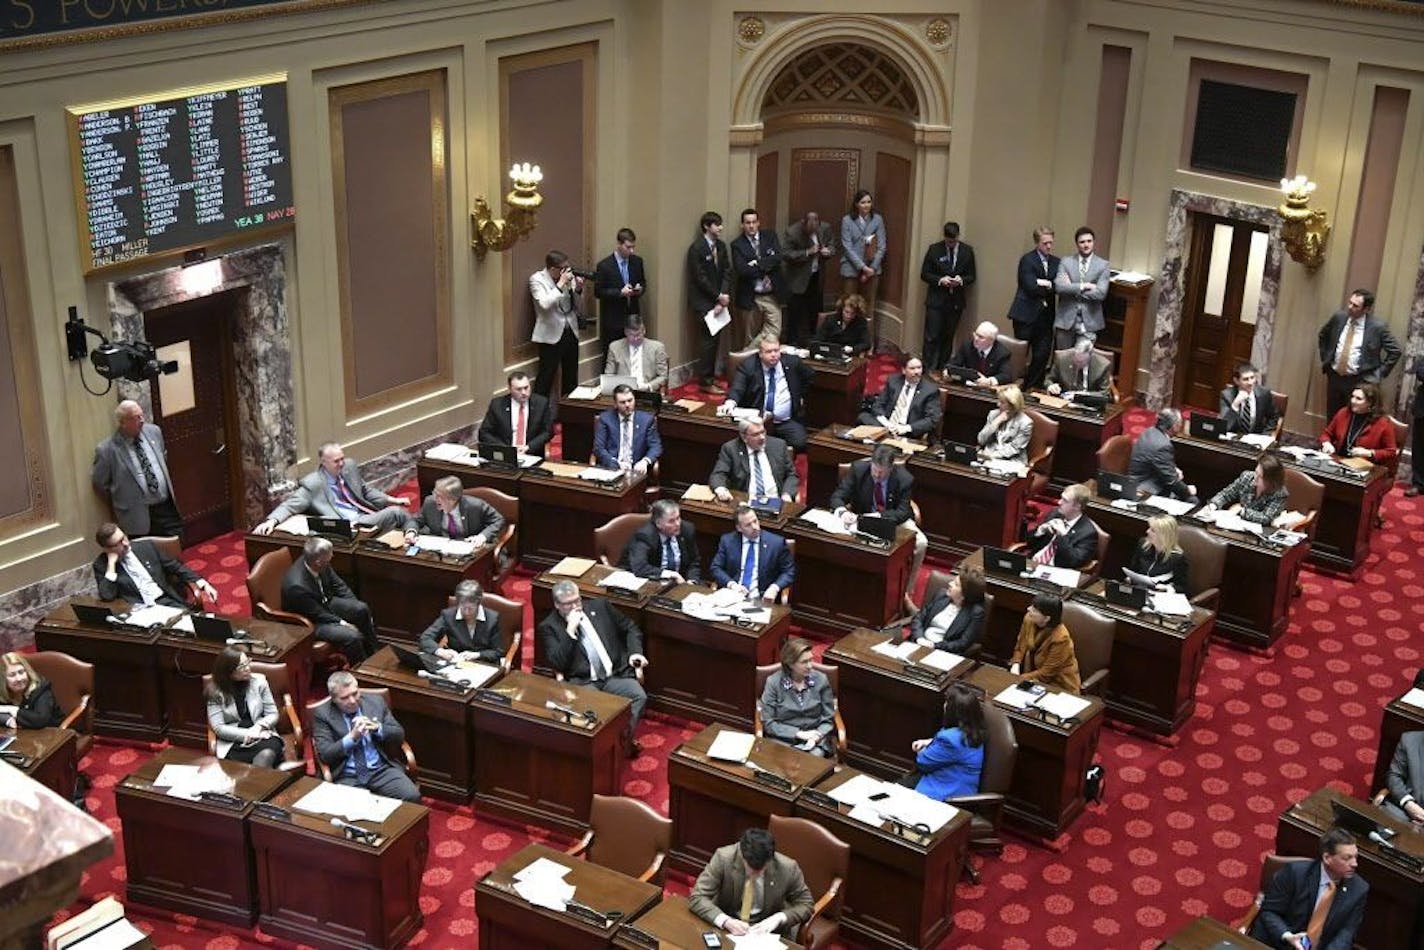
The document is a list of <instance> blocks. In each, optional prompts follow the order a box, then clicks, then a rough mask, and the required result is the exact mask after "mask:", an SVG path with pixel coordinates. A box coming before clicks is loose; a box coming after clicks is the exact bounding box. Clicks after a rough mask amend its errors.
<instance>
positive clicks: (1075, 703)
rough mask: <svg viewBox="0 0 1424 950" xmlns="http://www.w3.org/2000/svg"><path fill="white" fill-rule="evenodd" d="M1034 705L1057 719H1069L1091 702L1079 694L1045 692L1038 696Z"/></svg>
mask: <svg viewBox="0 0 1424 950" xmlns="http://www.w3.org/2000/svg"><path fill="white" fill-rule="evenodd" d="M1034 705H1035V706H1037V707H1038V708H1039V709H1042V710H1043V711H1044V712H1046V713H1049V714H1050V715H1054V716H1057V717H1058V718H1059V719H1071V718H1073V717H1074V716H1076V715H1078V713H1080V712H1082V711H1083V710H1085V709H1087V708H1088V707H1089V706H1090V705H1092V703H1090V702H1089V701H1088V700H1086V699H1084V698H1083V697H1081V696H1074V695H1073V694H1072V693H1054V692H1047V693H1044V694H1043V695H1042V696H1040V697H1038V702H1036V703H1034Z"/></svg>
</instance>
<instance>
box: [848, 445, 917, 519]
mask: <svg viewBox="0 0 1424 950" xmlns="http://www.w3.org/2000/svg"><path fill="white" fill-rule="evenodd" d="M914 487H915V476H913V475H911V474H910V473H909V472H908V471H907V470H906V469H905V466H903V465H895V466H892V467H891V469H890V477H889V479H888V480H887V482H886V485H885V511H884V513H883V514H882V515H881V517H882V518H886V519H887V520H889V521H893V522H894V523H895V524H904V523H905V522H906V521H909V520H910V518H911V517H912V516H913V513H912V512H911V511H910V494H911V492H912V491H913V490H914ZM830 507H831V510H833V511H834V510H835V509H837V508H846V509H848V510H850V511H853V512H855V513H856V514H858V515H863V514H868V513H870V512H873V511H875V479H873V478H871V476H870V459H861V460H859V461H857V462H852V463H851V466H850V471H849V472H847V473H846V477H845V478H843V479H842V480H841V483H840V484H839V485H837V486H836V490H835V493H834V494H832V495H831V505H830Z"/></svg>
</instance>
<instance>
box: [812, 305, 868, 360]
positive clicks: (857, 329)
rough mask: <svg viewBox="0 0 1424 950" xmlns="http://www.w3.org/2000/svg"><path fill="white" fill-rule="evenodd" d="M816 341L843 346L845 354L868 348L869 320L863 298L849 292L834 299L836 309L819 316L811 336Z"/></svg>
mask: <svg viewBox="0 0 1424 950" xmlns="http://www.w3.org/2000/svg"><path fill="white" fill-rule="evenodd" d="M812 339H814V340H815V341H816V342H817V343H831V344H834V345H835V346H840V347H844V349H845V352H846V354H847V355H851V354H856V353H864V352H865V351H866V350H868V349H870V321H868V320H866V318H865V298H864V297H862V296H861V295H860V294H850V295H848V296H845V297H842V298H841V299H840V300H838V301H836V309H835V310H832V311H831V312H830V313H828V314H826V315H825V316H824V317H822V318H821V324H820V326H818V327H817V328H816V335H815V336H814V337H812Z"/></svg>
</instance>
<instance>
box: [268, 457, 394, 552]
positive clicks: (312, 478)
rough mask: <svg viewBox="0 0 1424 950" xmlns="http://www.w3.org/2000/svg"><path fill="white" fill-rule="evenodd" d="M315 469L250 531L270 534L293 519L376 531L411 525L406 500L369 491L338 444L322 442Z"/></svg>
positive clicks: (357, 470) (359, 470)
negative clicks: (304, 517)
mask: <svg viewBox="0 0 1424 950" xmlns="http://www.w3.org/2000/svg"><path fill="white" fill-rule="evenodd" d="M316 461H317V468H316V471H315V472H312V473H311V474H310V475H306V476H304V477H303V478H302V480H301V481H300V482H298V483H297V490H296V491H294V492H292V493H291V494H290V495H288V496H287V497H286V499H285V500H284V501H283V502H282V503H281V504H280V505H278V506H277V507H276V508H274V509H273V510H272V513H271V514H269V515H268V516H267V517H266V518H264V519H262V522H261V523H260V524H258V525H257V527H255V528H253V529H252V530H253V531H254V532H256V533H257V534H271V533H272V530H273V529H274V528H276V527H277V525H279V524H281V523H282V522H283V521H286V520H287V519H288V518H290V517H291V516H292V515H302V514H308V515H316V516H317V517H319V518H342V519H344V520H346V521H349V522H351V524H353V525H363V526H366V527H372V528H375V529H377V530H378V531H393V530H395V531H403V530H405V528H406V527H407V526H409V524H410V522H411V517H410V514H409V512H407V511H406V510H405V506H406V504H407V501H406V499H404V498H398V497H396V496H394V495H387V494H386V493H385V492H383V491H381V490H380V489H379V488H372V487H371V486H369V485H367V484H366V482H365V481H364V480H363V479H362V478H361V466H359V465H357V464H356V462H355V460H352V461H351V463H350V464H349V465H348V464H347V459H346V453H345V452H344V451H342V448H341V443H340V442H323V443H322V444H321V445H320V446H318V447H317V450H316Z"/></svg>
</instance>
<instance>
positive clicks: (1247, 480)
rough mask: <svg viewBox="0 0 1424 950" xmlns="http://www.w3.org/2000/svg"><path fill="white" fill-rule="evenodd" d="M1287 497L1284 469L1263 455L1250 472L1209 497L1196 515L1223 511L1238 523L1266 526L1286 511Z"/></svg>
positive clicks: (1271, 456) (1238, 476)
mask: <svg viewBox="0 0 1424 950" xmlns="http://www.w3.org/2000/svg"><path fill="white" fill-rule="evenodd" d="M1288 498H1289V495H1288V493H1287V492H1286V470H1285V466H1283V465H1281V460H1280V459H1279V458H1277V457H1276V456H1274V455H1271V454H1270V453H1267V454H1265V455H1263V456H1261V460H1260V461H1259V462H1257V463H1256V467H1255V468H1254V469H1252V470H1251V471H1249V472H1242V473H1241V474H1240V475H1237V476H1236V480H1235V481H1233V482H1232V483H1231V484H1230V485H1227V486H1226V487H1225V488H1223V489H1222V490H1221V491H1219V492H1217V493H1216V494H1215V495H1212V496H1211V501H1209V502H1207V503H1206V505H1205V507H1203V508H1202V510H1201V511H1200V512H1199V516H1200V515H1209V514H1211V513H1212V512H1214V511H1216V509H1218V508H1226V509H1228V510H1230V511H1234V512H1236V514H1237V515H1239V516H1240V517H1241V520H1242V521H1250V522H1253V523H1255V524H1259V525H1266V526H1269V525H1271V524H1273V523H1274V522H1275V520H1276V519H1277V518H1279V517H1280V516H1281V512H1283V511H1285V510H1286V501H1287V499H1288Z"/></svg>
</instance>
